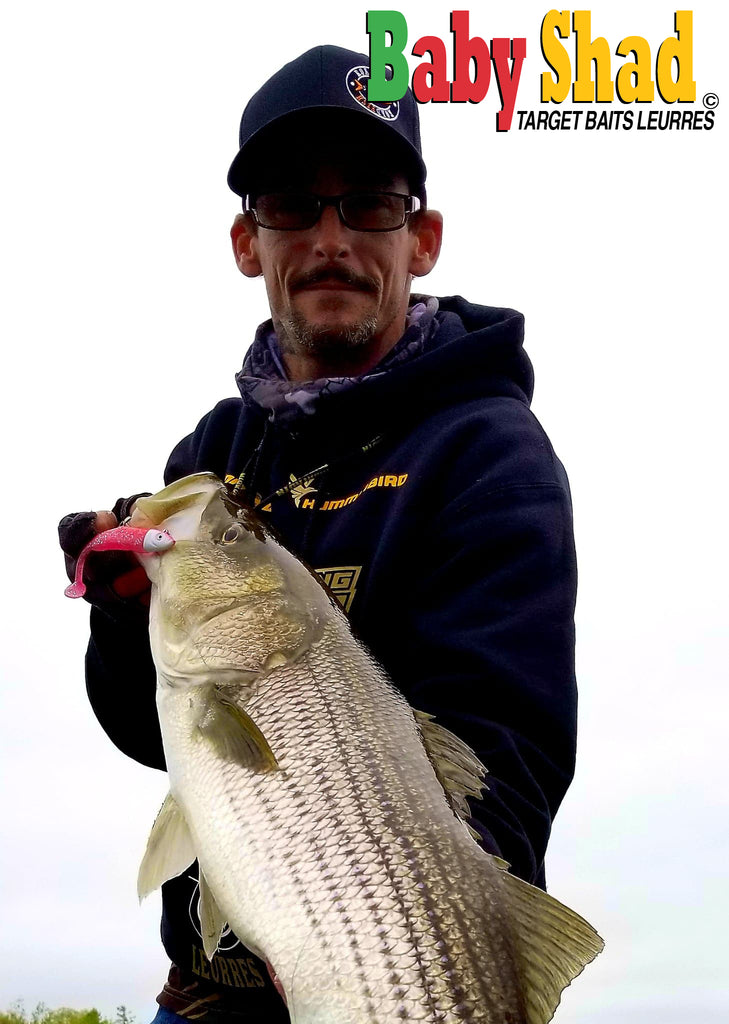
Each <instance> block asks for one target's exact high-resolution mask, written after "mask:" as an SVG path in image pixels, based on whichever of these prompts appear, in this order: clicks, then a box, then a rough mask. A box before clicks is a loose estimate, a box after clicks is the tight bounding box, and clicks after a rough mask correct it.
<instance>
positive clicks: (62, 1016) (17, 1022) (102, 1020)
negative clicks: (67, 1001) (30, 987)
mask: <svg viewBox="0 0 729 1024" xmlns="http://www.w3.org/2000/svg"><path fill="white" fill-rule="evenodd" d="M0 1024H134V1015H133V1014H130V1013H129V1011H128V1010H127V1008H126V1006H124V1005H123V1004H122V1005H121V1006H117V1008H116V1017H115V1018H114V1020H113V1021H111V1020H109V1019H108V1018H106V1017H102V1016H101V1014H100V1013H99V1011H98V1010H96V1009H91V1010H72V1009H70V1008H69V1007H67V1006H62V1007H60V1008H59V1009H57V1010H49V1009H48V1007H47V1006H46V1005H45V1003H37V1004H36V1006H35V1008H34V1009H33V1010H31V1011H30V1012H28V1011H27V1010H26V1009H25V1005H24V1004H23V1001H22V1000H18V1001H17V1002H15V1003H13V1004H12V1006H11V1007H10V1009H9V1010H6V1011H4V1012H3V1011H0Z"/></svg>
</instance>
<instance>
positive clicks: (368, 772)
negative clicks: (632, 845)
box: [132, 473, 602, 1024]
mask: <svg viewBox="0 0 729 1024" xmlns="http://www.w3.org/2000/svg"><path fill="white" fill-rule="evenodd" d="M132 525H133V526H154V527H156V528H158V529H164V530H167V531H168V532H169V534H170V535H171V536H172V537H173V538H174V540H175V545H174V547H172V548H171V549H170V550H168V551H166V552H165V553H164V554H162V555H159V556H158V557H155V558H154V559H147V560H146V561H145V562H144V564H145V567H146V568H147V571H148V573H149V575H150V578H151V580H152V601H151V608H150V641H151V647H152V653H153V657H154V660H155V664H156V667H157V676H158V686H157V706H158V710H159V719H160V726H161V730H162V737H163V743H164V750H165V757H166V761H167V770H168V773H169V782H170V794H169V796H168V797H167V799H166V800H165V803H164V804H163V807H162V810H161V811H160V813H159V815H158V817H157V820H156V822H155V824H154V827H153V829H152V833H151V835H150V838H149V842H148V845H147V850H146V853H145V855H144V859H143V861H142V865H141V868H140V873H139V894H140V898H141V897H143V896H145V895H146V894H147V893H149V892H151V891H152V890H153V889H154V888H156V887H157V886H159V885H161V884H162V882H164V881H166V880H167V879H169V878H172V877H174V876H176V875H178V874H180V873H181V872H183V871H184V870H185V869H187V868H188V867H189V865H190V863H191V862H192V861H193V860H194V859H196V858H197V860H198V862H199V866H200V917H201V926H202V927H201V931H202V933H203V942H204V946H205V952H206V955H207V956H208V958H212V957H213V956H214V954H215V950H216V948H217V944H218V940H219V938H220V936H221V933H222V932H223V930H224V928H225V927H226V925H227V926H229V927H230V928H231V929H232V930H233V931H234V932H235V934H236V935H237V936H238V938H239V939H240V940H241V942H243V943H244V944H245V945H246V946H247V947H248V948H249V949H250V950H251V951H252V952H254V953H255V954H257V955H258V956H259V957H261V958H262V959H264V960H266V961H267V962H268V963H269V964H270V965H271V966H272V968H273V970H274V971H275V974H276V975H277V976H278V979H279V981H280V984H281V986H282V988H283V991H284V992H285V996H286V1001H287V1005H288V1009H289V1013H290V1015H291V1019H292V1021H293V1022H294V1024H395V1022H400V1021H422V1022H424V1024H545V1022H546V1021H548V1020H550V1019H551V1017H552V1015H553V1013H554V1010H555V1008H556V1006H557V1004H558V1003H559V999H560V994H561V992H562V990H563V989H564V987H565V986H566V985H568V984H569V983H570V981H571V980H572V979H573V978H574V977H575V976H576V975H577V974H578V973H579V972H580V971H581V970H582V968H583V967H584V966H585V965H586V964H587V963H589V962H590V961H591V960H592V959H593V958H594V957H595V956H596V955H597V954H598V953H599V951H600V950H601V948H602V940H601V939H600V938H599V936H598V935H597V933H596V932H595V931H594V930H593V929H592V928H591V927H590V925H589V924H587V922H585V921H584V920H583V919H582V918H580V917H579V916H578V915H577V914H575V913H573V912H572V911H571V910H568V909H567V908H566V907H564V906H562V904H560V903H558V902H557V901H556V900H554V899H553V898H552V897H550V896H548V895H547V894H546V893H544V892H543V891H542V890H540V889H537V888H534V887H532V886H529V885H527V884H526V883H525V882H523V881H521V880H520V879H518V878H516V877H515V876H513V875H511V874H510V873H509V871H508V865H507V864H506V863H505V862H504V861H502V860H499V859H498V858H496V857H493V856H491V855H490V854H488V853H486V852H485V851H484V850H483V848H482V847H481V846H480V845H479V844H478V842H476V840H475V839H474V836H473V835H472V834H471V831H470V829H469V826H468V825H467V824H466V823H465V821H464V818H465V817H466V816H467V815H468V805H467V802H466V797H467V796H468V795H470V796H477V795H479V794H480V792H481V789H482V788H483V783H482V777H483V772H484V769H483V766H482V765H481V764H480V762H479V761H478V759H477V758H476V756H475V754H474V753H473V752H472V751H471V750H470V749H469V748H468V747H467V746H466V745H465V744H464V743H462V742H461V741H460V740H458V739H457V738H456V737H455V736H453V734H452V733H450V732H448V731H447V730H445V729H443V728H442V727H440V726H438V725H437V724H436V723H435V722H434V721H432V719H431V718H430V716H428V715H425V714H422V713H419V712H417V711H413V709H412V708H411V707H410V706H409V704H408V703H407V701H406V700H405V698H404V697H403V696H402V695H401V694H400V693H399V692H398V691H397V690H396V689H395V687H394V686H393V684H392V683H391V682H390V680H389V679H388V677H387V676H386V674H385V672H384V671H383V670H382V668H380V666H378V665H377V664H376V663H375V661H374V660H373V659H372V658H371V656H370V655H369V654H368V653H367V651H366V650H365V649H364V647H363V646H362V645H360V644H359V643H358V642H357V641H356V640H355V639H354V637H353V636H352V633H351V631H350V629H349V625H348V623H347V620H346V618H345V616H344V614H343V613H342V611H341V609H340V608H339V606H338V604H337V602H336V601H334V600H333V599H332V598H330V596H329V595H328V593H327V592H326V590H325V589H324V588H323V586H322V585H321V583H320V581H319V580H318V579H317V578H316V577H315V576H314V574H313V573H312V572H311V571H310V570H308V569H307V568H306V567H305V566H304V565H303V564H302V563H301V562H299V561H298V560H297V559H296V558H295V557H294V556H293V555H292V554H290V553H289V552H288V551H287V550H286V549H285V548H284V547H283V546H282V545H281V544H279V543H278V542H277V541H276V540H275V539H274V538H273V537H272V536H271V535H270V533H268V532H266V530H265V529H264V527H263V526H262V525H261V523H260V522H259V521H258V520H257V519H256V518H255V517H254V515H253V514H252V513H251V512H250V510H245V509H241V508H240V507H239V506H237V505H236V504H234V503H233V502H232V500H231V498H230V497H229V495H228V492H227V491H226V488H225V487H224V485H223V484H222V483H221V482H220V481H219V480H218V479H217V477H215V476H213V475H212V474H207V473H202V474H195V475H194V476H190V477H185V478H184V479H182V480H180V481H177V482H176V483H173V484H171V485H170V486H168V487H166V488H165V489H164V490H162V491H160V492H159V493H158V494H156V495H154V496H152V497H149V498H141V499H139V500H138V502H137V506H136V509H135V512H134V515H133V517H132Z"/></svg>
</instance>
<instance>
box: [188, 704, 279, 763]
mask: <svg viewBox="0 0 729 1024" xmlns="http://www.w3.org/2000/svg"><path fill="white" fill-rule="evenodd" d="M199 729H200V732H201V734H202V736H203V737H204V738H205V739H206V740H207V741H209V742H210V743H212V744H213V746H214V747H215V749H216V750H217V752H218V754H219V755H220V757H222V758H224V759H225V760H226V761H235V762H236V763H237V764H240V765H242V766H243V767H244V768H248V769H249V770H250V771H253V772H261V773H263V772H270V771H273V770H274V769H276V768H278V762H277V761H276V758H275V757H274V755H273V751H272V750H271V748H270V747H269V745H268V741H267V740H266V737H265V736H264V735H263V733H262V732H261V730H260V729H259V728H258V726H257V725H256V723H255V722H254V721H253V719H252V718H251V716H250V715H249V714H247V712H245V711H244V710H243V709H242V708H240V707H238V705H237V704H234V703H233V702H232V701H231V700H229V699H228V698H227V697H224V696H223V695H222V694H221V693H220V692H219V691H216V692H215V695H214V697H213V699H212V701H211V703H210V707H209V709H208V713H207V714H206V716H205V718H204V719H203V721H202V722H201V723H200V726H199Z"/></svg>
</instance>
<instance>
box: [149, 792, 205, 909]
mask: <svg viewBox="0 0 729 1024" xmlns="http://www.w3.org/2000/svg"><path fill="white" fill-rule="evenodd" d="M195 857H196V854H195V848H194V846H193V843H192V836H191V835H190V830H189V828H188V827H187V822H186V821H185V816H184V815H183V813H182V811H181V810H180V808H179V805H178V804H177V801H176V800H175V798H174V797H173V796H172V794H171V793H168V794H167V796H166V797H165V801H164V803H163V804H162V807H161V808H160V811H159V814H158V815H157V817H156V819H155V822H154V825H153V826H152V831H151V832H150V834H149V839H148V840H147V848H146V850H145V851H144V856H143V857H142V863H141V864H140V865H139V874H138V876H137V893H138V895H139V899H140V900H143V899H144V897H145V896H148V895H149V894H150V893H151V892H153V891H154V890H155V889H158V888H159V887H160V886H161V885H162V883H163V882H166V881H168V880H169V879H170V878H175V877H176V876H177V875H179V874H181V873H182V872H183V871H184V870H185V868H187V867H189V866H190V864H192V862H193V861H194V860H195Z"/></svg>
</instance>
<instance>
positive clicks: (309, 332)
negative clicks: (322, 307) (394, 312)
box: [277, 312, 378, 358]
mask: <svg viewBox="0 0 729 1024" xmlns="http://www.w3.org/2000/svg"><path fill="white" fill-rule="evenodd" d="M377 326H378V324H377V318H376V317H375V316H374V314H370V315H368V316H359V317H352V316H351V315H350V316H343V315H335V316H328V317H321V316H320V317H317V318H316V319H309V318H307V317H306V316H305V315H304V314H303V313H299V312H293V313H291V314H290V315H289V316H288V317H286V318H284V319H282V321H281V323H280V325H279V327H278V331H277V333H278V339H279V344H280V345H281V350H282V351H283V352H286V353H290V354H292V355H293V354H298V353H302V354H303V353H306V354H309V355H327V356H332V355H335V354H337V353H339V354H341V355H342V356H344V357H345V358H346V354H347V353H351V352H352V351H355V350H357V349H361V348H364V347H366V346H367V345H368V344H370V342H372V341H373V339H374V338H375V335H376V333H377Z"/></svg>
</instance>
